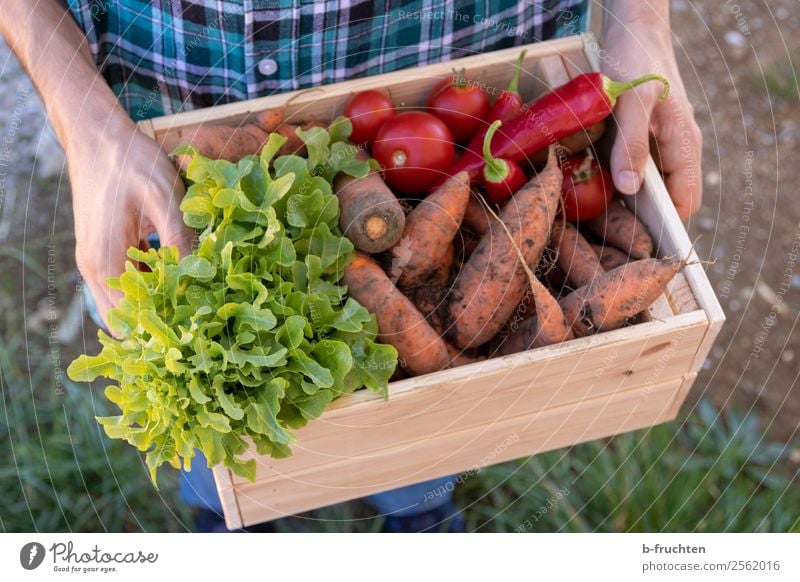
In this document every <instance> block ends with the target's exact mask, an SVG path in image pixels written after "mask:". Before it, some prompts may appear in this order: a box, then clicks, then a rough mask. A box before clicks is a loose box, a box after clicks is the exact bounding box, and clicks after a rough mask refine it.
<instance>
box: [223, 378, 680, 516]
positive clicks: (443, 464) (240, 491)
mask: <svg viewBox="0 0 800 582" xmlns="http://www.w3.org/2000/svg"><path fill="white" fill-rule="evenodd" d="M681 382H682V379H680V378H678V379H673V380H670V381H668V382H664V383H662V384H659V385H657V386H654V387H652V388H650V389H640V390H631V391H628V392H624V393H621V394H616V395H610V396H606V397H603V398H596V399H593V400H591V401H589V402H585V403H582V404H576V405H570V406H564V407H560V408H556V409H552V410H546V411H543V412H541V413H539V414H536V415H532V416H528V417H520V418H514V419H510V420H508V421H505V422H502V423H496V424H494V425H491V426H488V427H481V428H478V429H471V430H466V431H460V432H456V433H452V434H448V435H444V436H442V437H441V438H439V439H436V440H435V441H431V442H429V443H426V448H425V454H426V457H427V458H429V459H431V463H429V464H427V465H421V464H420V459H419V451H418V450H417V449H406V448H400V449H389V450H384V451H382V452H381V453H380V455H378V456H376V457H374V458H372V459H369V460H364V459H344V460H342V462H341V463H339V464H338V465H337V466H336V467H329V466H328V467H322V468H319V469H317V470H315V469H310V470H309V471H307V472H305V473H303V474H301V475H297V476H294V477H293V478H285V479H279V480H276V481H273V482H267V483H255V484H246V485H237V486H235V487H234V491H235V494H236V499H237V501H238V507H239V508H240V510H241V515H242V520H243V522H244V524H245V525H248V524H253V523H259V522H261V521H266V520H270V519H275V518H278V517H282V516H285V515H291V514H295V513H299V512H302V511H307V510H309V509H313V508H315V507H321V506H325V505H329V504H332V503H338V502H341V501H346V500H349V499H355V498H357V497H362V496H364V495H369V494H371V493H376V492H379V491H385V490H389V489H393V488H396V487H402V486H404V485H409V484H412V483H418V482H421V481H425V480H428V479H433V478H436V477H441V476H443V475H449V474H455V473H459V472H464V471H470V470H475V469H480V468H482V467H484V466H488V465H491V464H495V463H500V462H503V461H508V460H511V459H515V458H519V457H524V456H528V455H534V454H538V453H542V452H545V451H548V450H554V449H559V448H562V447H565V446H568V445H572V444H575V443H580V442H585V441H590V440H594V439H598V438H603V437H607V436H611V435H614V434H618V433H622V432H627V431H631V430H636V429H640V428H644V427H648V426H652V425H654V424H658V423H660V422H663V421H665V420H667V419H668V418H669V411H670V406H671V404H672V402H673V399H674V395H675V391H676V390H677V388H678V386H679V385H680V384H681ZM356 484H358V485H356Z"/></svg>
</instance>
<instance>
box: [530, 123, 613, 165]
mask: <svg viewBox="0 0 800 582" xmlns="http://www.w3.org/2000/svg"><path fill="white" fill-rule="evenodd" d="M605 130H606V122H605V120H601V121H598V122H597V123H595V124H594V125H590V126H589V127H587V128H586V129H584V130H583V131H578V132H576V133H573V134H572V135H568V136H567V137H564V138H561V139H560V140H558V144H559V145H560V146H561V147H562V148H564V149H565V150H566V152H565V155H566V156H571V155H572V154H576V153H578V152H581V151H583V150H585V149H586V148H588V147H589V146H591V145H592V144H593V143H594V142H596V141H597V140H598V139H600V136H601V135H603V132H604V131H605ZM528 161H530V162H531V163H532V164H535V165H539V164H544V163H545V162H546V161H547V150H546V149H543V150H539V151H538V152H536V153H535V154H533V155H532V156H531V157H529V158H528Z"/></svg>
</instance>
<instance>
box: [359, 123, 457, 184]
mask: <svg viewBox="0 0 800 582" xmlns="http://www.w3.org/2000/svg"><path fill="white" fill-rule="evenodd" d="M372 157H374V158H375V159H376V160H377V161H378V163H379V164H380V165H381V167H382V168H383V170H384V175H385V179H386V183H387V184H388V185H389V187H390V188H392V190H394V191H396V192H400V193H401V194H422V193H424V192H427V191H428V190H429V189H430V187H431V186H432V185H433V183H434V182H435V181H436V180H438V179H439V178H441V177H442V173H443V172H444V171H446V170H447V169H448V168H449V167H450V164H452V163H453V158H454V157H455V146H454V145H453V136H452V135H451V134H450V130H449V129H447V126H446V125H445V124H444V123H442V121H441V120H440V119H438V118H436V117H434V116H433V115H431V114H430V113H425V112H424V111H406V112H405V113H399V114H398V115H395V116H394V117H393V118H392V119H390V120H389V121H387V122H386V123H384V124H383V125H382V126H381V128H380V129H379V130H378V133H377V135H376V136H375V139H374V140H373V142H372Z"/></svg>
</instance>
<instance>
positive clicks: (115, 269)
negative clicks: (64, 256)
mask: <svg viewBox="0 0 800 582" xmlns="http://www.w3.org/2000/svg"><path fill="white" fill-rule="evenodd" d="M123 239H124V237H122V236H120V237H112V238H111V240H109V241H107V244H106V245H104V248H103V247H100V246H98V245H92V247H91V248H78V249H77V250H76V262H77V266H78V270H79V271H80V272H81V275H82V276H83V280H84V281H85V283H86V285H87V286H88V287H89V292H90V293H91V295H92V299H94V303H95V307H96V309H97V314H98V315H99V316H100V319H101V320H102V321H103V324H104V325H105V326H106V328H107V329H108V330H109V331H111V332H112V333H113V332H114V330H113V329H112V328H111V326H110V325H109V320H108V311H109V310H110V309H111V308H113V307H114V306H115V305H116V304H117V303H118V302H119V300H120V299H121V298H122V293H121V292H120V291H119V290H117V289H111V288H110V287H109V286H108V279H109V278H111V277H119V276H120V275H121V274H122V273H123V272H124V271H125V262H126V260H127V252H126V251H127V246H126V244H125V243H124V242H123Z"/></svg>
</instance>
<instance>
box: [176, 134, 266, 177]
mask: <svg viewBox="0 0 800 582" xmlns="http://www.w3.org/2000/svg"><path fill="white" fill-rule="evenodd" d="M268 138H269V134H267V132H265V131H264V130H263V129H261V128H260V127H258V126H257V125H255V124H252V123H248V124H244V125H240V126H238V127H233V126H230V125H203V126H198V127H195V128H191V129H185V130H181V131H180V132H179V133H178V137H177V143H176V144H175V145H177V146H181V145H191V146H194V147H195V148H196V149H197V151H198V152H200V154H202V155H204V156H206V157H208V158H213V159H217V160H228V161H229V162H238V161H239V160H240V159H242V158H243V157H244V156H247V155H252V154H257V153H259V152H260V151H261V148H262V147H263V146H264V144H265V143H266V142H267V139H268ZM191 160H192V156H188V155H182V154H181V155H178V156H176V158H175V164H176V165H177V166H178V168H179V169H180V170H183V171H185V170H186V168H187V167H188V164H189V162H191Z"/></svg>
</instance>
